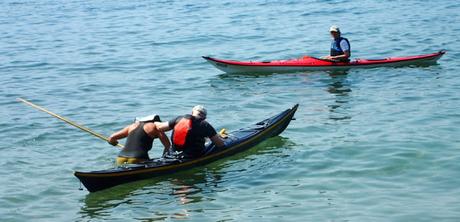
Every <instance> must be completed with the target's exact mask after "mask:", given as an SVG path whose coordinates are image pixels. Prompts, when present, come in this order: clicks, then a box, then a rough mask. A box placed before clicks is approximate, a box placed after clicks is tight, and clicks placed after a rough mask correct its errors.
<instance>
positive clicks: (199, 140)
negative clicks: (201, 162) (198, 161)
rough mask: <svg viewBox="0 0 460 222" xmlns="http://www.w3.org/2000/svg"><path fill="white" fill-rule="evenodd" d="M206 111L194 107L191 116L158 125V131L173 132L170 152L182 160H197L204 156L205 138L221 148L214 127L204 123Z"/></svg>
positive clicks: (180, 117)
mask: <svg viewBox="0 0 460 222" xmlns="http://www.w3.org/2000/svg"><path fill="white" fill-rule="evenodd" d="M206 116H207V111H206V109H205V108H204V107H203V106H200V105H198V106H195V107H193V109H192V114H191V115H189V114H187V115H183V116H178V117H176V118H174V119H172V120H170V121H168V122H163V123H160V124H159V128H158V129H159V130H161V131H169V130H173V132H172V135H171V140H172V144H173V145H172V150H171V152H178V153H180V155H181V156H182V157H183V158H187V159H188V158H197V157H200V156H202V155H204V154H205V142H206V140H205V138H209V139H210V140H211V141H212V142H213V143H214V144H215V145H216V146H217V147H223V146H224V141H223V139H222V137H221V136H220V135H219V134H217V132H216V130H215V129H214V127H212V126H211V124H209V123H208V122H207V121H206Z"/></svg>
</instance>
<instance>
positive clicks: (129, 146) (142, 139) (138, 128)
mask: <svg viewBox="0 0 460 222" xmlns="http://www.w3.org/2000/svg"><path fill="white" fill-rule="evenodd" d="M160 122H161V120H160V117H159V116H158V115H151V116H147V117H144V118H141V119H137V120H136V121H135V122H134V123H133V124H131V125H129V126H126V127H125V128H124V129H122V130H120V131H118V132H116V133H114V134H112V135H111V136H110V137H109V139H108V142H109V143H110V144H112V145H114V146H116V145H117V144H118V140H119V139H122V138H125V137H127V139H126V144H125V147H124V148H123V149H122V150H121V151H120V153H119V154H118V157H117V160H116V163H117V165H122V164H125V163H140V162H144V161H147V160H150V158H149V154H148V152H149V150H150V149H152V144H153V140H154V139H155V138H159V139H160V141H161V143H162V144H163V146H164V147H165V149H164V151H163V153H165V152H166V151H167V150H169V149H170V147H171V142H170V141H169V138H168V137H167V136H166V134H165V133H164V132H162V131H160V130H158V127H157V125H158V124H159V123H160Z"/></svg>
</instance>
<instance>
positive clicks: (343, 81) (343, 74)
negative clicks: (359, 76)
mask: <svg viewBox="0 0 460 222" xmlns="http://www.w3.org/2000/svg"><path fill="white" fill-rule="evenodd" d="M328 73H329V76H330V80H329V81H330V82H329V84H328V86H327V91H328V92H329V93H331V94H332V95H334V96H335V100H334V103H333V104H330V105H328V107H329V111H330V113H331V114H330V117H329V118H330V119H331V120H335V121H338V120H346V119H351V116H350V115H349V113H348V112H347V110H346V105H347V103H348V102H349V99H350V97H349V94H350V92H351V87H350V83H349V82H348V81H347V74H348V71H331V72H328Z"/></svg>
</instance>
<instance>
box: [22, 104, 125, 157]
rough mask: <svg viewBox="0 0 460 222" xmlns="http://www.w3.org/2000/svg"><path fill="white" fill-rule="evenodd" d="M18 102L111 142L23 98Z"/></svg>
mask: <svg viewBox="0 0 460 222" xmlns="http://www.w3.org/2000/svg"><path fill="white" fill-rule="evenodd" d="M17 100H18V101H20V102H23V103H25V104H27V105H29V106H32V107H33V108H35V109H38V110H40V111H42V112H45V113H48V114H50V115H51V116H53V117H56V118H58V119H60V120H62V121H64V122H66V123H68V124H70V125H72V126H74V127H77V128H78V129H81V130H83V131H85V132H87V133H89V134H91V135H93V136H95V137H97V138H99V139H102V140H105V141H109V140H108V138H107V137H105V136H103V135H101V134H99V133H96V132H94V131H93V130H91V129H89V128H87V127H84V126H82V125H80V124H77V123H75V122H73V121H70V120H69V119H66V118H64V117H62V116H60V115H58V114H56V113H53V112H51V111H48V110H46V109H45V108H43V107H41V106H38V105H35V104H33V103H31V102H29V101H27V100H25V99H23V98H17ZM117 146H119V147H121V148H123V145H121V144H117Z"/></svg>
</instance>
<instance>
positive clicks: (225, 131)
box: [219, 128, 228, 139]
mask: <svg viewBox="0 0 460 222" xmlns="http://www.w3.org/2000/svg"><path fill="white" fill-rule="evenodd" d="M219 135H220V137H222V138H223V139H227V138H228V134H227V130H226V129H225V128H224V129H221V130H220V131H219Z"/></svg>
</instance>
